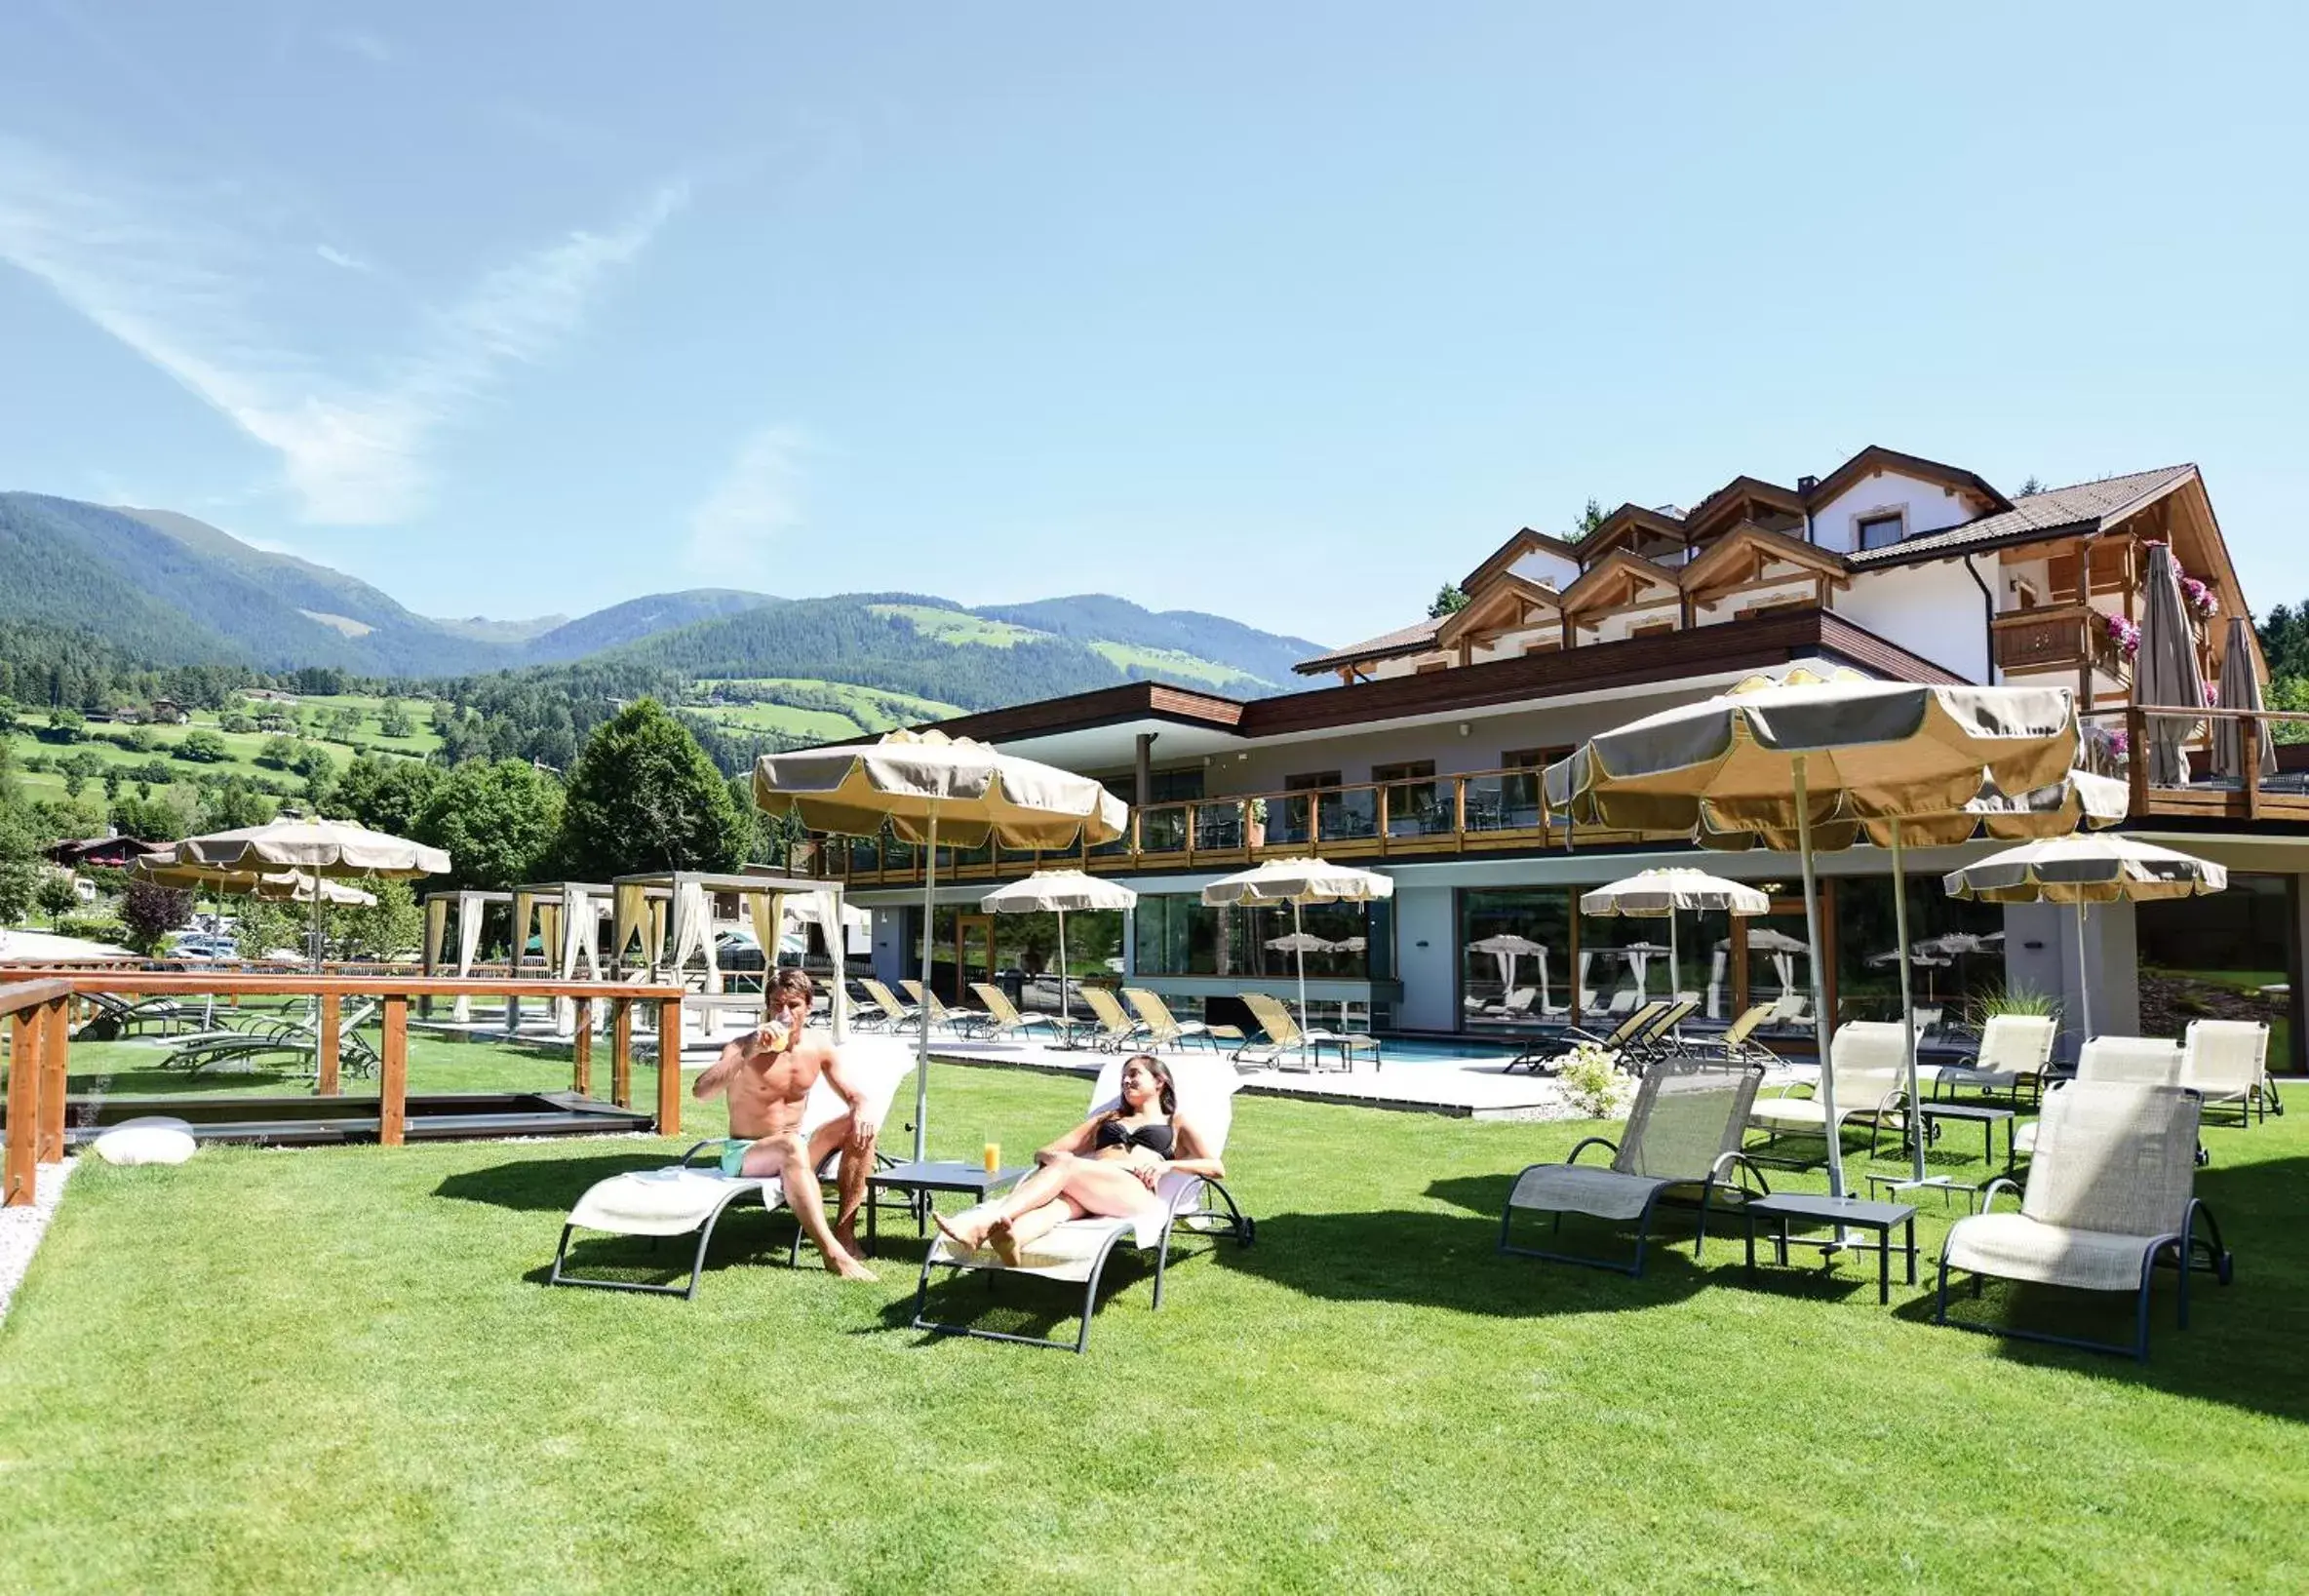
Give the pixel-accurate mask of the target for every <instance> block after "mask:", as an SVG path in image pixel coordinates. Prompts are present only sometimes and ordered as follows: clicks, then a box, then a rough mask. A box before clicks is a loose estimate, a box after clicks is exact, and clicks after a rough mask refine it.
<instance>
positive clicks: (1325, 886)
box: [1202, 859, 1395, 1026]
mask: <svg viewBox="0 0 2309 1596" xmlns="http://www.w3.org/2000/svg"><path fill="white" fill-rule="evenodd" d="M1394 895H1395V882H1394V877H1393V876H1381V875H1379V874H1377V873H1376V872H1373V871H1368V870H1357V869H1355V868H1354V867H1353V866H1352V865H1334V864H1329V863H1327V862H1325V861H1324V860H1321V859H1270V860H1268V861H1267V862H1266V863H1265V864H1263V865H1257V866H1254V867H1253V868H1251V869H1249V870H1246V871H1243V872H1241V873H1240V874H1238V875H1234V876H1220V877H1219V878H1218V879H1217V880H1215V881H1213V882H1211V883H1210V884H1209V885H1208V886H1206V887H1204V888H1203V889H1202V901H1203V902H1204V903H1206V904H1211V905H1215V906H1219V907H1224V906H1226V905H1229V904H1271V903H1287V904H1289V905H1290V906H1291V929H1292V930H1293V931H1295V932H1302V933H1303V932H1304V931H1305V930H1306V927H1305V926H1304V925H1302V924H1301V923H1300V921H1301V919H1302V918H1303V915H1302V914H1301V908H1302V906H1303V905H1306V904H1311V903H1369V902H1370V901H1371V900H1372V899H1374V898H1391V897H1393V896H1394ZM1293 957H1294V958H1295V959H1296V960H1297V961H1298V965H1299V1023H1300V1024H1301V1025H1302V1026H1305V1025H1307V1024H1309V1019H1308V1012H1307V954H1305V953H1304V952H1301V953H1298V954H1294V955H1293Z"/></svg>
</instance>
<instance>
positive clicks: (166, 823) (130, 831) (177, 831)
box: [112, 792, 192, 842]
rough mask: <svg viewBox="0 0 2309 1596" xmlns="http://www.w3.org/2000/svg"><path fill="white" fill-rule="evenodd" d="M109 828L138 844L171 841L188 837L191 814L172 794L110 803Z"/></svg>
mask: <svg viewBox="0 0 2309 1596" xmlns="http://www.w3.org/2000/svg"><path fill="white" fill-rule="evenodd" d="M112 827H113V830H115V831H117V832H119V833H120V835H121V836H123V837H136V838H137V840H138V841H141V842H175V841H178V840H181V839H182V838H183V837H186V836H188V835H190V833H191V830H192V812H191V807H190V805H188V804H186V803H185V802H183V801H182V800H181V799H180V798H178V797H177V796H176V794H175V793H174V792H163V793H160V794H158V795H155V796H153V797H149V798H145V797H136V798H131V797H125V796H124V797H121V798H114V799H113V800H112Z"/></svg>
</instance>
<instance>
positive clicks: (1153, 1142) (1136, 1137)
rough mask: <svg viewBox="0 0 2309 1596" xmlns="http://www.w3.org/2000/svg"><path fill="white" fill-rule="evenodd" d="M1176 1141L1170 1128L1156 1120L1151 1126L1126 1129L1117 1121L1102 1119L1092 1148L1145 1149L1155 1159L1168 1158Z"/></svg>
mask: <svg viewBox="0 0 2309 1596" xmlns="http://www.w3.org/2000/svg"><path fill="white" fill-rule="evenodd" d="M1176 1142H1177V1139H1176V1138H1175V1137H1174V1136H1172V1134H1171V1128H1170V1127H1169V1126H1168V1125H1166V1124H1164V1123H1163V1122H1161V1121H1160V1120H1156V1121H1155V1122H1154V1124H1152V1125H1141V1126H1139V1127H1138V1128H1137V1129H1135V1130H1133V1129H1128V1128H1126V1127H1125V1126H1124V1125H1123V1123H1122V1122H1121V1121H1120V1120H1118V1119H1102V1120H1100V1121H1099V1122H1098V1134H1097V1138H1096V1140H1095V1142H1094V1143H1093V1145H1094V1146H1096V1147H1099V1148H1146V1149H1147V1150H1148V1151H1149V1152H1151V1153H1153V1154H1154V1156H1155V1157H1157V1158H1168V1157H1169V1156H1170V1154H1171V1148H1173V1147H1174V1146H1175V1145H1176Z"/></svg>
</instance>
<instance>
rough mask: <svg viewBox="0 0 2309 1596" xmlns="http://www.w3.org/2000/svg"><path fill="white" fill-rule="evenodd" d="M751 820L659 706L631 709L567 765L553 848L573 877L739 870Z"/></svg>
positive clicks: (648, 701) (651, 702)
mask: <svg viewBox="0 0 2309 1596" xmlns="http://www.w3.org/2000/svg"><path fill="white" fill-rule="evenodd" d="M746 840H747V837H746V823H745V817H744V816H742V815H741V814H739V813H738V809H737V805H736V804H735V803H733V802H731V801H730V796H729V789H728V787H727V786H726V785H724V781H723V778H722V774H721V772H720V771H718V770H716V769H715V768H714V761H713V760H712V759H708V758H706V752H705V750H704V749H702V748H700V747H699V746H698V744H697V739H696V738H694V737H692V736H690V735H689V732H688V730H687V728H685V726H684V725H683V724H682V723H681V722H680V721H679V720H675V719H674V718H673V716H671V715H670V714H668V713H667V712H666V709H665V706H663V705H662V704H660V703H658V702H657V700H655V699H653V698H644V699H641V700H638V701H637V702H635V703H632V704H629V705H627V706H626V707H625V708H624V709H623V710H620V711H619V712H618V713H617V715H616V717H615V718H614V719H612V720H608V721H607V722H606V723H605V724H603V725H602V726H601V727H599V728H598V729H597V730H596V731H595V732H594V734H593V736H592V737H591V738H590V739H588V740H587V742H586V745H585V748H584V750H583V751H582V752H581V753H580V754H579V755H578V756H577V759H576V762H575V763H574V764H572V765H571V766H570V767H569V786H568V794H567V802H566V803H565V805H564V807H563V810H562V826H561V836H560V837H559V839H558V842H557V844H556V848H555V854H556V857H557V858H558V859H559V861H560V865H561V868H562V869H563V870H564V871H566V872H567V874H569V875H570V876H575V877H580V878H583V879H587V880H597V881H606V880H607V879H609V877H611V876H627V875H633V874H636V873H639V872H642V871H660V870H734V869H736V868H737V866H738V865H739V864H740V863H741V862H742V861H743V860H744V858H745V850H746Z"/></svg>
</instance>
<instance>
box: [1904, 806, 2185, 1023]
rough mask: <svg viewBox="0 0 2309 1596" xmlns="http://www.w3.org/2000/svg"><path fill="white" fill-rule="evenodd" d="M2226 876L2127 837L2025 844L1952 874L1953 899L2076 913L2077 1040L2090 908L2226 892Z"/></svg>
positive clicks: (2088, 1007)
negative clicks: (2051, 906) (2060, 907)
mask: <svg viewBox="0 0 2309 1596" xmlns="http://www.w3.org/2000/svg"><path fill="white" fill-rule="evenodd" d="M2228 884H2229V873H2228V871H2227V870H2226V869H2224V868H2223V867H2221V866H2219V865H2216V864H2214V863H2212V861H2211V860H2210V859H2200V858H2198V857H2197V856H2196V855H2194V854H2188V853H2176V852H2174V851H2173V850H2172V849H2171V848H2160V847H2158V846H2156V845H2155V844H2154V843H2150V842H2137V841H2134V840H2133V838H2132V837H2053V838H2050V839H2048V840H2046V841H2041V842H2024V843H2022V844H2021V845H2020V846H2019V847H2016V848H2007V849H2006V850H2005V851H2004V852H2002V853H1992V854H1990V855H1989V856H1988V857H1987V858H1985V859H1982V860H1979V861H1977V862H1976V863H1974V864H1970V865H1967V866H1965V867H1964V869H1962V870H1954V871H1950V872H1949V873H1948V875H1947V876H1945V877H1944V878H1943V880H1942V885H1943V886H1945V887H1946V889H1947V892H1948V896H1950V897H1951V898H1971V899H1975V900H1977V901H1978V902H1981V903H2064V904H2074V905H2075V906H2076V911H2077V997H2078V1000H2079V1005H2080V1006H2081V1007H2082V1008H2083V1009H2084V1013H2083V1014H2082V1015H2081V1016H2080V1017H2079V1032H2078V1039H2079V1040H2080V1041H2082V1040H2084V1039H2085V1038H2088V1037H2090V1036H2091V1035H2092V1034H2093V991H2092V987H2091V985H2090V983H2089V981H2088V979H2087V977H2086V974H2085V908H2086V906H2087V905H2088V904H2096V903H2119V902H2128V901H2130V902H2135V903H2137V902H2140V901H2142V900H2144V899H2150V898H2193V897H2199V896H2203V895H2205V894H2207V893H2212V892H2219V891H2223V890H2224V889H2226V888H2227V886H2228Z"/></svg>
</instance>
